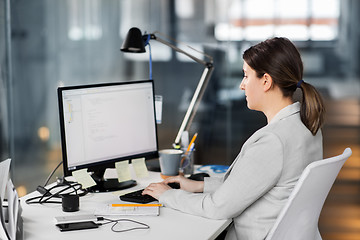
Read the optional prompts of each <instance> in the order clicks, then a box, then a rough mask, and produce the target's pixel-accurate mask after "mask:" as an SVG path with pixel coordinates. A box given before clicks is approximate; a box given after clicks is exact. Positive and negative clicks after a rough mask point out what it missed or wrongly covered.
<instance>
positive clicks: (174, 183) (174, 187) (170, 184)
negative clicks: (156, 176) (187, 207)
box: [167, 182, 180, 189]
mask: <svg viewBox="0 0 360 240" xmlns="http://www.w3.org/2000/svg"><path fill="white" fill-rule="evenodd" d="M167 185H168V186H169V187H171V188H173V189H179V188H180V184H179V183H176V182H173V183H168V184H167Z"/></svg>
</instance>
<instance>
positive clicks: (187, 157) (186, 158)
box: [180, 149, 195, 175]
mask: <svg viewBox="0 0 360 240" xmlns="http://www.w3.org/2000/svg"><path fill="white" fill-rule="evenodd" d="M194 151H195V149H194V150H193V151H191V152H190V154H184V155H183V158H182V161H181V166H180V172H181V173H182V174H184V175H190V174H193V172H194Z"/></svg>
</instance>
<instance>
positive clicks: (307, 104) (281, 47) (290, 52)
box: [243, 37, 325, 135]
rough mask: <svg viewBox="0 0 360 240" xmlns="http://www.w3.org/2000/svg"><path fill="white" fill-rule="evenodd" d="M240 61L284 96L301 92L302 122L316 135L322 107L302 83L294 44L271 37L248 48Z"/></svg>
mask: <svg viewBox="0 0 360 240" xmlns="http://www.w3.org/2000/svg"><path fill="white" fill-rule="evenodd" d="M243 59H244V61H245V62H246V63H247V64H248V65H249V66H250V67H251V68H252V69H253V70H254V71H255V72H256V74H257V77H259V78H261V77H262V76H263V75H264V74H265V73H267V74H269V75H270V76H271V77H272V79H273V83H274V84H275V85H277V86H278V87H279V88H280V89H281V91H282V93H283V95H284V97H293V95H294V92H295V90H296V89H297V87H300V88H301V89H302V92H303V94H302V102H301V108H300V116H301V121H302V122H303V123H304V125H305V126H306V127H307V128H308V129H309V130H310V131H311V133H312V134H313V135H315V134H316V133H317V131H318V130H319V129H320V128H321V127H322V125H323V122H324V115H325V106H324V102H323V100H322V97H321V95H320V94H319V92H318V91H317V90H316V89H315V88H314V87H313V86H312V85H311V84H309V83H306V82H304V81H302V79H303V68H304V67H303V63H302V61H301V56H300V53H299V51H298V50H297V48H296V47H295V46H294V44H293V43H292V42H291V41H290V40H289V39H287V38H280V37H275V38H271V39H268V40H266V41H263V42H260V43H258V44H256V45H254V46H252V47H250V48H249V49H247V50H246V51H245V52H244V54H243ZM300 81H301V82H300Z"/></svg>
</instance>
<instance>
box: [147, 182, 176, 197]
mask: <svg viewBox="0 0 360 240" xmlns="http://www.w3.org/2000/svg"><path fill="white" fill-rule="evenodd" d="M170 189H172V188H171V187H169V185H167V184H166V183H164V182H160V183H151V184H150V185H149V186H147V187H146V188H145V189H144V191H143V192H142V194H143V195H145V194H147V195H150V196H152V197H154V198H156V199H157V200H159V198H160V196H161V194H163V193H164V192H166V191H167V190H170Z"/></svg>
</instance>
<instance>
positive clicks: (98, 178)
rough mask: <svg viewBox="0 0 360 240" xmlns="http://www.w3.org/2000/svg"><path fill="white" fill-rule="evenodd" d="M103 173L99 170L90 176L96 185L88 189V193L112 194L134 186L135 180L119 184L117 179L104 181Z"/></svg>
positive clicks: (103, 171)
mask: <svg viewBox="0 0 360 240" xmlns="http://www.w3.org/2000/svg"><path fill="white" fill-rule="evenodd" d="M104 173H105V170H99V171H96V172H94V173H93V174H92V175H91V177H92V178H93V179H94V180H95V182H96V185H95V186H92V187H90V188H89V189H88V190H89V191H90V192H112V191H118V190H122V189H127V188H131V187H133V186H136V181H135V180H128V181H124V182H119V181H118V179H117V178H111V179H105V178H104Z"/></svg>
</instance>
